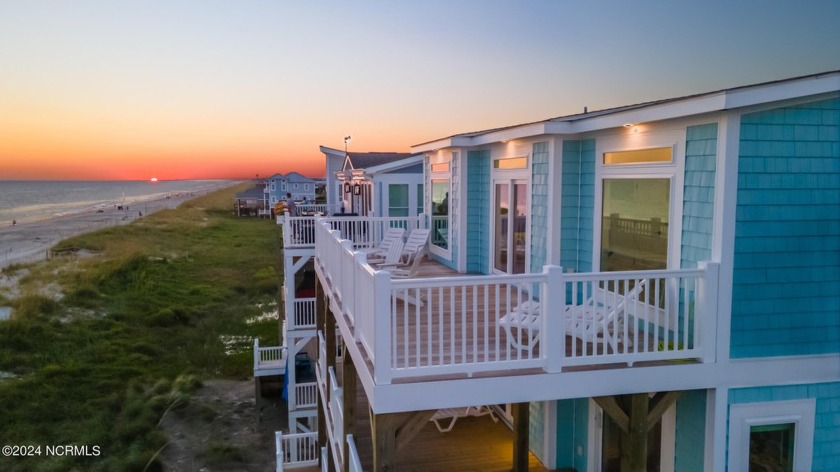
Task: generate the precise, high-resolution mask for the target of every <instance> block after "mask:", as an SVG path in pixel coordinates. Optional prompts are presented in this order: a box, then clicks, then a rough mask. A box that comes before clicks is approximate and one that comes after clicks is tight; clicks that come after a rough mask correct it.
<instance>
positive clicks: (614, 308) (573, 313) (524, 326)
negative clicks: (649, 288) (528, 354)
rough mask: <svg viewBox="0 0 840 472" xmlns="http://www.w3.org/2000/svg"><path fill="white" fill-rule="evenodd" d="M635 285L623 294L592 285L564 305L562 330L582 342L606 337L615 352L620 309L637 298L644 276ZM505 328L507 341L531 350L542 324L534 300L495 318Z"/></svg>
mask: <svg viewBox="0 0 840 472" xmlns="http://www.w3.org/2000/svg"><path fill="white" fill-rule="evenodd" d="M635 282H636V283H635V286H634V287H633V288H632V289H630V290H628V291H627V293H625V294H624V295H620V294H618V293H615V292H610V291H607V290H604V289H601V288H595V289H594V291H593V293H592V294H591V296H589V297H588V298H587V299H586V300H585V301H584V302H583V303H582V304H580V305H566V308H565V311H564V313H563V322H564V326H565V332H566V334H567V335H569V336H573V337H575V338H577V339H580V340H581V341H583V342H586V343H594V342H598V341H603V340H606V342H607V343H608V344H609V345H610V346H611V347H612V349H613V352H615V351H617V348H618V343H619V342H620V341H621V339H620V338H619V337H618V334H619V333H621V331H622V328H623V326H624V311H625V309H626V307H627V304H628V302H631V303H632V302H636V301H638V299H639V295H640V294H641V292H642V290H643V289H644V287H645V286H646V285H647V279H639V280H636V281H635ZM499 325H500V326H502V327H504V328H505V331H506V333H507V335H508V340H509V342H510V343H511V344H512V345H513V346H514V347H516V348H518V349H532V348H533V347H534V346H535V345H536V343H537V342H539V338H540V328H541V326H542V319H541V311H540V303H539V302H538V301H535V300H529V301H526V302H523V303H521V304H519V305H517V306H516V307H514V308H513V310H511V312H510V313H506V314H505V315H504V316H502V317H501V318H500V319H499Z"/></svg>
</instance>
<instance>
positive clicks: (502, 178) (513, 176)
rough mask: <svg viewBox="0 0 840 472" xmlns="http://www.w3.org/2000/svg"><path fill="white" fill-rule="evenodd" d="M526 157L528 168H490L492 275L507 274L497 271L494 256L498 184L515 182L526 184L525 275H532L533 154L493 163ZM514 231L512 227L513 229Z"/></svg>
mask: <svg viewBox="0 0 840 472" xmlns="http://www.w3.org/2000/svg"><path fill="white" fill-rule="evenodd" d="M518 157H524V158H525V159H526V166H525V167H518V168H515V169H497V168H496V167H495V166H493V165H491V167H490V202H489V203H490V210H489V215H490V218H489V219H490V222H489V223H490V225H491V226H490V228H488V230H489V232H490V238H489V244H488V246H489V248H488V250H489V251H490V252H489V254H488V255H487V257H488V261H489V262H488V263H489V267H490V272H491V273H492V274H506V272H502V271H500V270H498V269H496V267H495V266H496V264H495V260H494V255H495V251H496V231H495V224H496V221H495V215H496V184H497V183H508V184H512V183H513V182H514V181H524V182H525V194H526V197H527V202H526V206H525V212H526V217H527V219H528V224H527V225H526V226H525V273H526V274H529V273H531V216H532V215H531V208H532V206H533V204H534V202H533V201H532V200H533V198H534V193H533V189H532V188H531V175H533V171H532V169H531V161H532V159H531V154H530V153H529V154H524V155H516V156H508V157H497V158H495V159H493V162H495V161H497V160H499V159H512V158H518ZM511 231H512V227H511Z"/></svg>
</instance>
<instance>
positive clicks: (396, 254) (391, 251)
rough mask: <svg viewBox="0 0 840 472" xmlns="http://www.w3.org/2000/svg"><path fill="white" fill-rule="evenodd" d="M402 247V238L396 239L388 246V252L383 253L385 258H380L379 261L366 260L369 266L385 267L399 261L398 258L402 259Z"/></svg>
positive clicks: (380, 268)
mask: <svg viewBox="0 0 840 472" xmlns="http://www.w3.org/2000/svg"><path fill="white" fill-rule="evenodd" d="M402 249H403V242H402V239H397V240H396V241H394V242H393V243H391V245H390V246H389V247H388V252H387V253H386V254H385V258H384V259H382V260H381V262H375V261H368V263H369V264H370V265H371V266H374V267H376V269H377V270H382V269H387V268H389V267H391V266H394V265H396V264H399V263H400V259H402V255H403V250H402Z"/></svg>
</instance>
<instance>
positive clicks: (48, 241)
mask: <svg viewBox="0 0 840 472" xmlns="http://www.w3.org/2000/svg"><path fill="white" fill-rule="evenodd" d="M231 185H232V184H231ZM223 186H227V185H220V187H219V188H221V187H223ZM214 190H216V189H214ZM210 191H213V190H210ZM210 191H208V192H204V193H201V194H200V193H198V192H195V193H186V192H185V193H182V194H180V195H172V196H170V197H167V198H161V199H159V200H151V201H147V202H142V203H136V204H134V205H132V206H131V207H130V208H131V210H130V211H122V210H117V209H115V208H109V209H107V210H104V211H102V212H101V213H99V212H89V213H79V214H74V215H68V216H61V217H55V218H50V219H47V220H42V221H36V222H32V223H21V224H17V225H14V226H5V227H0V269H2V268H3V267H7V266H9V265H11V264H17V263H26V262H35V261H39V260H42V259H45V258H46V257H47V254H48V252H49V249H50V248H51V247H52V246H53V245H55V244H56V243H58V242H59V241H61V240H63V239H67V238H69V237H72V236H76V235H79V234H83V233H89V232H91V231H96V230H99V229H102V228H106V227H109V226H117V225H123V224H128V223H131V222H132V221H134V220H136V219H138V218H142V217H145V216H147V215H150V214H152V213H154V212H156V211H160V210H164V209H171V208H175V207H177V206H178V205H180V204H181V203H183V202H185V201H187V200H191V199H193V198H196V197H198V196H200V195H203V194H205V193H209V192H210ZM232 206H233V202H231V207H232ZM141 212H142V214H143V216H142V217H141V216H140V213H141Z"/></svg>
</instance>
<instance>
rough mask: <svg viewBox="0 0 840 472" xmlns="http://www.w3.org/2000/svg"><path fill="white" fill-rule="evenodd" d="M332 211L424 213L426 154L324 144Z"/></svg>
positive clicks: (384, 214)
mask: <svg viewBox="0 0 840 472" xmlns="http://www.w3.org/2000/svg"><path fill="white" fill-rule="evenodd" d="M320 149H321V152H322V153H324V157H325V158H326V166H327V188H326V190H327V203H328V206H329V207H330V209H331V211H332V212H333V213H340V212H341V211H342V210H343V211H344V213H355V214H357V215H362V216H364V215H376V216H417V215H418V214H420V213H422V212H423V159H424V157H423V154H421V153H417V154H411V153H401V152H347V153H345V152H344V151H341V150H338V149H333V148H329V147H326V146H321V148H320Z"/></svg>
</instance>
